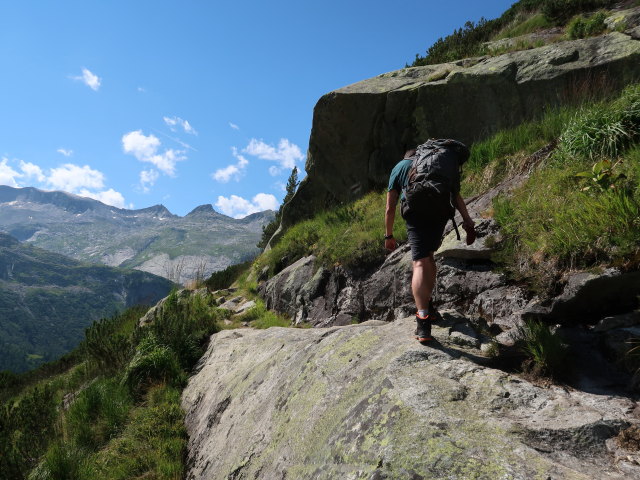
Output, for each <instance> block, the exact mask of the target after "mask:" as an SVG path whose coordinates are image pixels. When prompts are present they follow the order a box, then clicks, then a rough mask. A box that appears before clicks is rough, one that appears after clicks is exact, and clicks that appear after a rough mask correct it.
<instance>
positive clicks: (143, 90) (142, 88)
mask: <svg viewBox="0 0 640 480" xmlns="http://www.w3.org/2000/svg"><path fill="white" fill-rule="evenodd" d="M138 92H140V93H147V90H146V89H145V88H144V87H138Z"/></svg>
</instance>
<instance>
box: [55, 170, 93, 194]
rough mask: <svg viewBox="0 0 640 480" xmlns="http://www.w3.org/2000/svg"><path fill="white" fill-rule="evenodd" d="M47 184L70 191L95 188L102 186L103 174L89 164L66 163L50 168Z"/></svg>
mask: <svg viewBox="0 0 640 480" xmlns="http://www.w3.org/2000/svg"><path fill="white" fill-rule="evenodd" d="M47 184H48V185H50V186H51V187H52V188H54V189H57V190H65V191H67V192H72V193H76V192H77V191H78V190H80V189H82V188H85V189H92V190H96V189H101V188H104V174H103V173H102V172H100V171H98V170H94V169H92V168H91V167H89V165H85V166H83V167H80V166H78V165H74V164H72V163H66V164H64V165H62V166H61V167H58V168H52V169H51V171H50V174H49V177H48V178H47Z"/></svg>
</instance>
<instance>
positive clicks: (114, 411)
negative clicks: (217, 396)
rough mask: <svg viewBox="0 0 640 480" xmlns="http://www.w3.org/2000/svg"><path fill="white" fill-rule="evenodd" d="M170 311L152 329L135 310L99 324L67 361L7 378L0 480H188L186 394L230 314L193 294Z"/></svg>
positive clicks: (175, 301)
mask: <svg viewBox="0 0 640 480" xmlns="http://www.w3.org/2000/svg"><path fill="white" fill-rule="evenodd" d="M164 305H165V308H163V309H160V310H159V313H158V317H157V318H156V320H155V322H154V323H152V324H151V325H150V326H146V327H143V328H140V327H138V319H139V317H140V316H141V314H143V313H144V311H143V310H140V309H132V310H130V311H129V312H126V313H124V314H121V315H118V316H115V317H112V318H110V319H105V320H103V321H100V322H96V323H94V325H93V326H92V327H90V328H89V329H88V330H87V335H88V338H86V339H85V341H84V342H83V344H82V345H81V346H80V347H79V348H77V349H76V350H75V351H73V352H71V353H70V354H69V355H68V356H67V358H66V359H61V360H60V361H58V362H56V363H55V364H52V365H44V366H43V367H41V368H40V369H38V371H36V372H35V373H31V372H30V373H27V374H25V375H11V374H8V373H4V374H3V375H2V378H3V379H4V380H6V383H7V385H3V388H2V389H0V394H1V395H2V400H3V403H2V405H1V406H0V407H1V408H0V431H1V432H2V435H0V479H5V478H7V479H9V478H11V479H20V478H27V477H29V478H30V479H31V480H54V479H55V480H62V479H78V480H86V479H95V478H106V479H116V478H118V479H128V478H157V479H180V478H182V476H183V472H184V463H183V461H184V453H185V448H186V433H185V430H184V425H183V412H182V411H181V409H180V389H181V388H182V387H183V386H184V384H185V382H186V379H187V378H188V375H189V373H190V372H191V371H192V369H193V366H194V365H195V362H196V361H197V360H198V359H199V358H200V357H201V355H202V354H203V353H204V348H205V347H206V344H207V340H208V338H209V335H210V334H211V333H213V332H216V331H218V324H219V323H220V321H221V320H222V319H224V318H225V316H227V315H228V312H226V311H222V310H220V309H218V308H217V307H216V306H215V305H213V304H212V302H211V301H210V298H209V297H203V296H200V295H198V294H195V293H181V294H178V293H177V292H174V293H173V294H172V295H170V296H169V298H168V299H167V301H166V302H165V304H164ZM114 338H115V339H118V340H117V341H114V340H113V339H114ZM122 339H124V340H125V341H123V342H121V340H122ZM100 345H103V346H104V348H102V349H100V348H99V346H100ZM119 345H124V346H125V347H127V348H125V350H127V351H126V352H125V353H124V354H123V355H122V356H119V355H117V353H116V352H115V350H116V349H117V347H118V346H119ZM114 355H115V357H114ZM112 357H113V358H115V360H113V361H117V362H119V364H120V368H119V369H115V368H112V367H111V366H109V365H106V363H108V361H109V360H108V359H110V358H112ZM47 373H48V374H50V375H52V376H47V375H46V374H47ZM69 393H71V394H72V395H70V396H69V395H67V394H69ZM63 398H64V399H65V403H68V404H69V407H68V410H63V409H60V408H57V406H59V405H61V404H62V402H63Z"/></svg>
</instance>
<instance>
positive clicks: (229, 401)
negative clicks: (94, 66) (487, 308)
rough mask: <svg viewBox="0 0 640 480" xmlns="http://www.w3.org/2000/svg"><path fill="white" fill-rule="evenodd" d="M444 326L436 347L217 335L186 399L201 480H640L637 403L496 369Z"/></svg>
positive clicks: (355, 328)
mask: <svg viewBox="0 0 640 480" xmlns="http://www.w3.org/2000/svg"><path fill="white" fill-rule="evenodd" d="M443 317H444V319H443V321H442V322H441V323H440V324H439V325H438V327H437V328H435V329H434V334H435V337H436V339H437V341H436V342H435V343H434V344H432V345H429V346H427V347H424V346H421V345H419V344H417V343H416V342H415V340H413V338H412V334H413V329H414V328H415V322H414V321H413V319H412V318H411V317H409V318H398V319H396V320H395V321H394V322H382V321H375V320H372V321H368V322H365V323H363V324H360V325H352V326H344V327H330V328H316V329H311V330H309V329H283V328H271V329H269V330H266V331H262V330H251V329H243V330H232V331H225V332H222V333H218V334H216V335H214V336H213V337H212V339H211V343H210V345H209V350H208V351H207V353H206V354H205V356H204V357H203V358H202V360H201V362H200V364H199V366H198V369H199V372H198V373H197V374H196V375H195V376H194V377H192V378H191V380H190V382H189V385H188V387H187V388H186V390H185V391H184V394H183V401H182V404H183V408H184V409H185V410H186V412H187V416H186V425H187V430H188V433H189V437H190V441H189V458H188V466H189V472H188V475H187V478H188V479H190V480H196V479H202V480H204V479H218V478H219V479H225V478H237V479H239V478H273V479H275V478H296V479H307V478H308V479H334V478H351V479H384V478H388V479H391V478H416V479H418V478H422V479H431V478H432V479H439V478H460V479H463V478H464V479H467V478H478V479H496V478H505V479H507V478H508V479H527V480H529V479H549V478H552V479H585V480H586V479H593V478H598V479H605V478H612V479H613V478H637V476H638V475H640V465H638V460H639V457H638V453H637V452H634V451H627V450H626V449H625V448H623V446H622V445H621V444H620V442H619V441H617V440H616V439H615V437H616V435H617V434H618V433H619V432H620V431H624V430H626V429H627V428H629V426H630V425H632V424H637V423H638V421H639V414H640V407H639V406H638V404H637V403H636V401H634V400H632V399H630V398H626V397H624V396H621V395H617V394H615V393H611V392H610V393H608V394H603V393H602V392H597V393H589V392H587V391H580V390H576V389H573V388H570V387H565V386H553V387H543V386H539V385H536V384H533V383H531V382H529V381H527V380H525V379H523V378H522V377H519V376H517V375H513V374H509V373H506V372H504V371H501V370H498V369H495V368H491V367H489V366H486V364H487V363H488V359H487V358H486V357H485V355H484V354H483V353H482V351H481V350H480V349H479V348H478V343H477V342H476V340H477V339H475V337H474V336H473V334H470V333H469V329H468V325H467V324H466V322H465V321H463V320H461V319H460V318H458V317H457V316H456V315H454V314H452V313H449V312H443ZM470 339H471V340H470ZM474 342H475V344H474Z"/></svg>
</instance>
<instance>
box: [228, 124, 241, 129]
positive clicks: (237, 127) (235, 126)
mask: <svg viewBox="0 0 640 480" xmlns="http://www.w3.org/2000/svg"><path fill="white" fill-rule="evenodd" d="M229 126H230V127H231V128H233V129H234V130H240V127H239V126H238V125H236V124H235V123H231V122H229Z"/></svg>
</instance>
